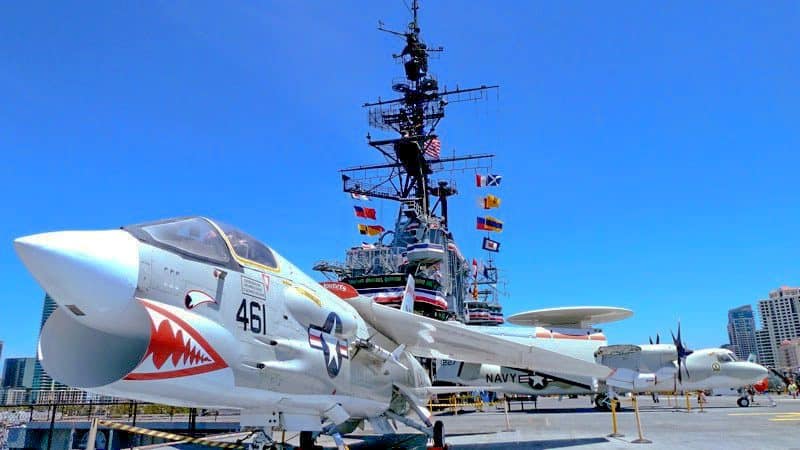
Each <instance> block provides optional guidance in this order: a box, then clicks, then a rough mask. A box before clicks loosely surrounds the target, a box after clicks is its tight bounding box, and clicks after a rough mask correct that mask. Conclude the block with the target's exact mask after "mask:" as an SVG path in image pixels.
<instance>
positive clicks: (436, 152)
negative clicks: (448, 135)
mask: <svg viewBox="0 0 800 450" xmlns="http://www.w3.org/2000/svg"><path fill="white" fill-rule="evenodd" d="M441 152H442V142H441V141H440V140H439V138H437V137H434V138H432V139H430V140H429V141H428V142H426V143H425V155H427V156H430V157H431V158H432V159H439V156H440V155H441Z"/></svg>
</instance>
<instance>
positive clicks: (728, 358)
mask: <svg viewBox="0 0 800 450" xmlns="http://www.w3.org/2000/svg"><path fill="white" fill-rule="evenodd" d="M717 361H719V362H721V363H727V362H733V358H732V357H731V355H730V354H728V353H722V354H719V355H717Z"/></svg>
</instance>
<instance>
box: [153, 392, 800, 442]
mask: <svg viewBox="0 0 800 450" xmlns="http://www.w3.org/2000/svg"><path fill="white" fill-rule="evenodd" d="M773 398H775V399H776V401H777V405H776V406H775V407H771V406H770V405H769V401H768V400H767V399H766V398H765V397H763V396H758V397H756V401H757V402H758V403H759V404H757V405H754V406H751V407H749V408H739V407H737V406H736V398H735V397H729V396H725V397H710V398H709V401H708V404H707V406H705V408H704V412H702V413H701V412H699V409H697V408H696V406H697V403H696V399H694V398H692V403H691V405H692V409H691V412H689V413H687V412H686V409H685V398H684V397H681V398H679V399H678V400H679V402H678V403H679V405H680V408H679V409H676V408H675V407H674V404H675V403H674V400H672V401H670V403H669V405H668V399H667V398H666V397H664V396H662V397H661V398H660V403H658V404H654V403H653V401H652V400H651V399H650V398H649V397H640V400H639V403H640V408H641V421H642V429H643V434H644V437H645V438H647V439H649V440H651V441H652V444H634V443H631V441H633V440H634V439H636V438H637V437H638V434H637V431H636V422H635V418H634V413H633V411H632V410H631V409H630V405H631V402H630V400H629V399H625V400H623V406H625V409H624V410H623V411H622V412H621V413H619V415H618V420H619V432H620V433H622V434H624V436H623V437H619V438H610V437H606V436H607V435H608V434H609V433H611V414H610V413H608V412H598V411H595V410H594V409H593V408H592V407H591V406H590V405H589V399H588V397H584V398H578V399H567V398H564V399H563V400H560V401H559V400H558V399H557V398H542V399H540V400H539V402H538V409H535V408H534V404H533V403H532V402H526V403H525V410H524V411H520V405H519V402H514V403H513V404H512V411H511V412H510V413H509V421H510V424H511V428H512V429H513V431H504V430H505V429H506V421H505V414H504V413H503V410H502V407H500V408H496V407H487V408H484V412H479V411H475V410H474V409H471V408H466V409H464V410H462V411H460V412H459V414H458V415H454V414H453V412H452V410H450V411H447V412H440V413H437V414H435V419H438V420H442V421H443V422H444V424H445V430H446V433H447V443H448V444H449V445H450V448H451V449H464V450H466V449H495V448H497V449H547V448H569V449H617V448H639V447H643V448H651V449H661V448H690V449H708V448H714V447H720V448H726V449H753V448H764V449H767V448H770V449H771V448H775V449H779V448H780V449H791V448H799V449H800V440H798V433H797V429H798V425H800V399H797V400H793V399H791V398H787V397H785V396H776V397H773ZM277 437H280V436H277ZM296 440H297V437H296V436H294V435H293V434H287V442H288V443H290V444H297V442H296ZM346 442H347V444H348V445H349V447H350V448H351V449H353V450H355V449H378V448H426V445H427V441H426V439H425V437H424V436H423V435H421V434H419V433H417V432H415V431H414V430H412V429H409V428H407V427H404V426H401V427H400V434H398V435H393V436H391V435H387V436H377V435H373V434H371V430H370V429H369V427H367V429H366V430H365V431H364V432H358V433H355V434H353V435H350V436H347V437H346ZM317 443H318V445H322V446H323V448H326V449H329V448H335V446H334V444H333V441H332V440H330V439H329V438H327V437H325V436H323V437H321V438H320V439H319V440H318V441H317ZM159 448H160V449H165V448H175V449H181V450H189V449H194V448H198V449H199V448H201V447H192V446H185V445H176V446H166V447H165V446H161V447H159Z"/></svg>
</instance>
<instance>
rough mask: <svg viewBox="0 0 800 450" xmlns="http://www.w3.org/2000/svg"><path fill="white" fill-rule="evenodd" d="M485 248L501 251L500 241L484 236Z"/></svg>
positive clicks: (491, 250)
mask: <svg viewBox="0 0 800 450" xmlns="http://www.w3.org/2000/svg"><path fill="white" fill-rule="evenodd" d="M483 249H484V250H486V251H490V252H495V253H496V252H499V251H500V243H499V242H497V241H493V240H491V239H489V238H488V237H485V238H483Z"/></svg>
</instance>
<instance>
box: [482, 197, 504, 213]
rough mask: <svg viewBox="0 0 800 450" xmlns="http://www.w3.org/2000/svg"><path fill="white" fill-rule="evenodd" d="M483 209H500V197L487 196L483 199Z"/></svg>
mask: <svg viewBox="0 0 800 450" xmlns="http://www.w3.org/2000/svg"><path fill="white" fill-rule="evenodd" d="M482 200H483V209H492V208H499V207H500V197H497V196H496V195H492V194H489V195H487V196H486V197H483V199H482Z"/></svg>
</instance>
